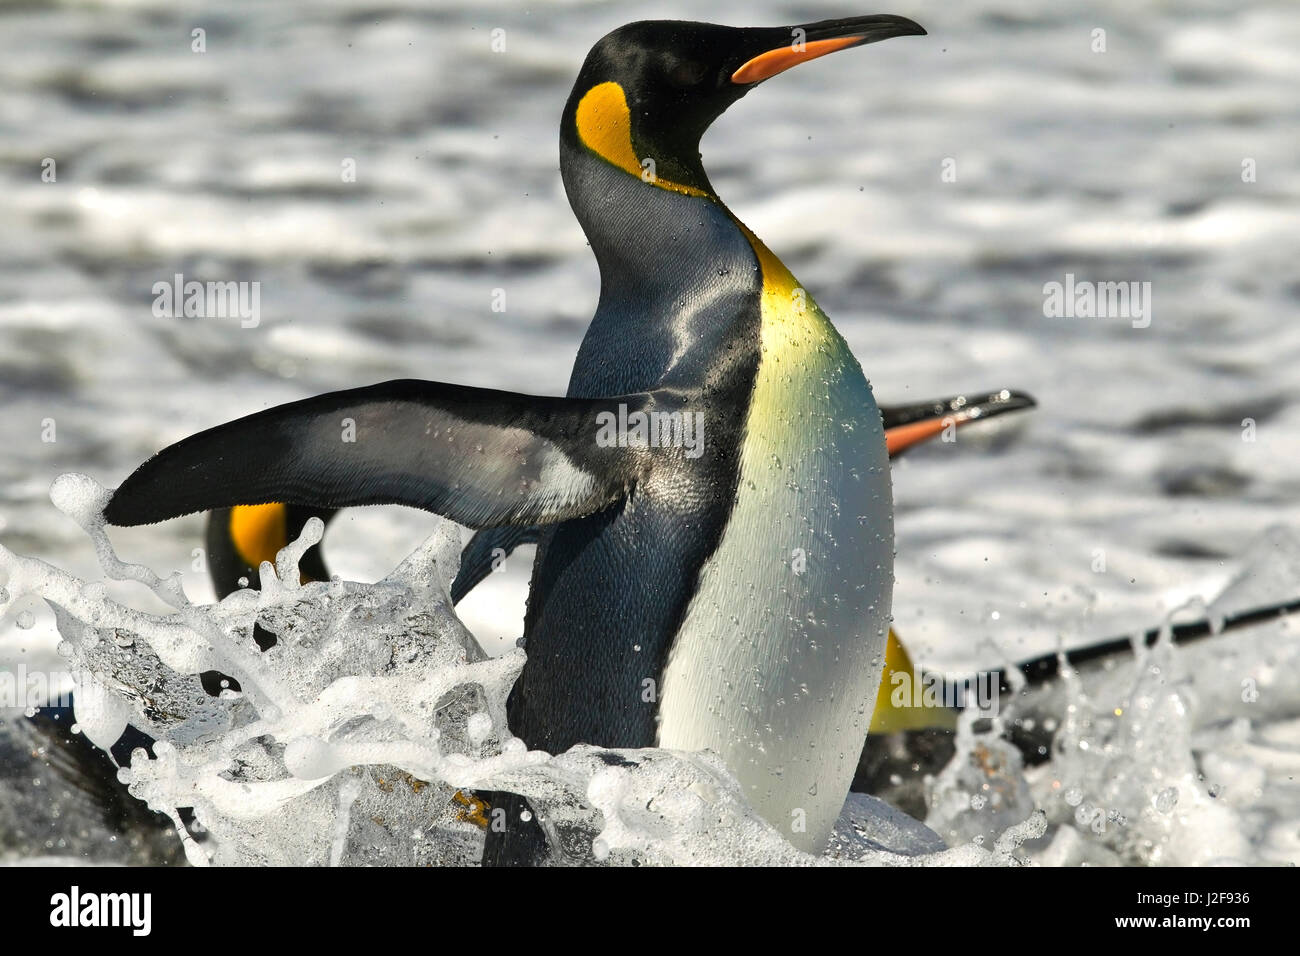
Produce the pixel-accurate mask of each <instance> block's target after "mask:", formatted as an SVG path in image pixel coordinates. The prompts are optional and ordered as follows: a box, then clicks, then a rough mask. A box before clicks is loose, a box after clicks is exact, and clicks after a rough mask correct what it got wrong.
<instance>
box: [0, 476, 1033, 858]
mask: <svg viewBox="0 0 1300 956" xmlns="http://www.w3.org/2000/svg"><path fill="white" fill-rule="evenodd" d="M51 498H52V499H53V500H54V502H55V504H56V505H57V506H58V507H59V509H60V510H61V511H63V512H64V513H65V514H67V515H68V516H69V517H71V518H73V520H75V521H76V522H77V523H78V524H79V525H80V526H81V527H82V528H83V529H84V530H85V531H86V533H87V534H89V535H90V536H91V538H92V540H93V541H94V544H95V548H96V551H97V553H98V555H99V560H100V563H101V565H102V567H103V569H104V571H105V573H106V574H107V576H108V577H110V578H113V579H116V580H127V581H136V582H138V583H140V584H141V585H142V586H144V587H146V588H148V589H149V590H151V591H152V592H153V593H154V594H156V595H157V596H158V597H160V598H161V599H162V600H163V601H165V602H166V603H167V604H168V605H169V606H170V607H171V608H172V609H173V610H172V612H171V613H169V614H165V615H153V614H148V613H144V612H141V611H137V610H133V609H131V608H128V607H125V606H123V605H121V604H118V603H116V602H114V601H112V600H110V599H108V598H107V597H105V594H104V589H103V587H102V585H99V584H94V583H87V582H83V581H81V580H78V579H77V578H75V577H73V576H72V575H69V574H67V573H65V572H62V571H60V570H58V569H56V568H53V567H51V566H49V565H47V564H45V563H43V562H41V561H38V560H35V559H32V558H25V557H19V556H17V555H14V554H13V553H12V552H10V551H8V550H6V549H4V548H3V547H0V574H3V575H4V576H6V577H7V592H8V593H7V596H6V599H5V601H6V603H5V605H0V614H3V613H4V612H5V611H6V610H7V607H8V605H9V604H12V603H13V602H14V601H16V600H18V599H19V598H20V597H22V596H23V595H29V594H31V595H37V596H39V597H41V598H43V599H44V600H45V601H46V603H48V604H49V605H50V606H51V607H52V608H53V610H54V614H55V618H56V620H57V624H58V630H59V634H60V635H61V637H62V642H61V644H60V646H59V653H60V655H62V656H63V657H64V658H65V659H66V660H67V661H68V663H69V664H70V666H71V668H72V669H73V671H74V673H75V674H76V675H77V678H76V680H77V685H76V694H75V708H76V719H77V724H78V729H79V730H80V732H81V733H83V734H84V735H85V736H86V737H87V738H88V739H89V740H91V741H92V742H93V743H94V744H95V745H97V746H98V747H100V748H102V749H107V748H108V747H110V746H111V745H112V744H113V743H114V742H115V741H117V739H118V738H119V737H120V736H121V734H122V732H123V730H124V729H125V728H126V727H127V725H128V724H130V725H132V726H134V727H136V728H138V729H140V730H142V731H144V732H145V733H147V734H149V735H150V736H152V737H153V738H154V739H155V741H156V742H155V744H154V746H153V757H152V758H150V756H149V755H148V753H147V752H146V751H145V750H144V749H143V748H140V749H137V750H135V751H134V752H133V753H132V755H131V758H130V761H129V765H127V766H123V767H121V769H120V770H119V772H118V776H119V780H120V781H121V782H122V783H124V784H125V785H126V786H127V788H128V789H129V792H130V794H131V795H132V796H134V797H135V798H137V799H139V800H141V801H144V802H145V803H146V804H147V805H148V807H149V808H151V809H152V810H154V811H157V812H160V813H163V814H166V815H167V816H168V817H170V818H171V820H172V821H173V824H174V826H175V829H176V832H177V834H178V836H179V837H180V839H181V841H182V843H183V846H184V850H185V855H186V858H187V859H188V860H189V862H190V863H192V864H194V865H207V864H208V863H220V864H309V865H316V864H319V865H324V864H331V865H355V864H382V863H390V864H422V865H423V864H472V863H476V862H477V861H478V858H479V856H480V855H481V851H482V841H483V829H482V826H481V825H482V824H483V823H484V822H486V821H485V820H484V819H483V818H482V816H481V814H482V806H481V805H480V804H478V803H477V802H476V801H475V800H474V798H473V791H475V790H496V789H499V790H508V791H510V792H514V793H519V794H522V795H523V796H525V797H527V798H528V799H529V801H530V802H531V803H532V805H533V806H534V808H536V809H537V810H539V811H540V816H541V819H542V821H543V826H544V827H545V828H546V829H547V831H548V834H549V836H550V837H551V839H552V843H553V845H557V846H561V847H566V848H570V849H571V850H572V852H573V856H574V858H575V859H586V860H588V861H590V860H591V859H592V858H594V859H595V861H597V862H601V863H607V864H628V863H631V862H634V861H635V862H639V863H659V864H720V863H769V864H772V863H776V864H805V865H809V864H818V863H828V862H862V863H872V864H899V865H916V864H923V865H972V864H995V865H997V864H1008V863H1015V862H1018V860H1017V859H1016V856H1015V851H1016V848H1017V847H1019V845H1020V844H1021V843H1022V842H1023V841H1024V839H1026V836H1027V835H1032V831H1034V829H1035V828H1036V827H1038V828H1039V829H1041V827H1040V821H1038V820H1036V819H1032V818H1031V819H1030V820H1029V821H1028V824H1027V825H1028V827H1029V829H1028V830H1026V829H1025V828H1024V827H1021V828H1020V829H1018V830H1015V831H1013V832H1011V833H1010V834H1009V835H1008V836H1007V837H1006V839H1005V840H1004V841H1003V842H1002V843H999V844H998V845H997V846H995V847H993V848H992V849H991V850H984V849H981V848H978V847H975V846H966V847H961V848H958V849H954V850H946V849H943V848H942V846H943V845H942V843H940V842H939V841H936V840H934V839H933V834H930V833H928V831H925V828H924V827H921V826H920V825H919V824H915V823H914V822H913V821H910V820H908V819H907V818H905V817H902V819H901V821H900V819H899V818H900V817H901V814H898V813H897V812H896V811H892V810H891V809H890V808H888V807H887V806H886V805H884V804H883V803H881V802H880V801H875V800H874V798H870V797H863V796H861V795H854V799H853V800H851V801H850V804H849V806H848V807H847V808H846V812H845V815H844V818H843V819H842V821H841V825H840V827H839V828H838V829H837V831H836V835H835V838H834V840H833V841H832V849H831V850H830V851H828V854H827V855H826V856H824V857H820V858H818V857H814V856H810V855H807V854H804V853H801V852H799V851H798V850H796V849H794V848H793V847H792V846H791V845H790V844H789V843H788V842H787V841H785V840H784V839H783V838H782V837H781V836H780V835H779V834H778V833H777V832H776V831H775V830H774V829H772V828H771V827H770V826H769V825H768V824H767V823H766V822H765V821H763V820H762V818H760V817H759V816H758V815H757V814H756V813H755V812H754V811H753V810H752V809H751V808H750V807H749V805H748V804H747V802H746V800H745V798H744V795H743V793H742V791H741V790H740V788H739V786H738V784H737V783H736V781H735V780H734V778H732V777H731V775H730V774H729V773H727V771H726V770H725V768H724V767H723V766H722V765H721V763H720V762H719V761H718V760H717V759H716V758H715V757H714V756H712V755H711V754H708V753H700V754H688V753H679V752H672V751H664V750H658V749H645V750H624V751H606V750H602V749H600V748H595V747H585V746H584V747H576V748H574V749H573V750H571V751H569V752H567V753H564V754H560V755H556V756H552V755H549V754H546V753H543V752H541V751H530V750H528V748H527V747H526V746H525V745H524V744H523V742H522V741H521V740H519V739H517V738H515V737H513V736H511V735H510V733H509V731H508V730H507V728H506V720H505V701H506V697H507V694H508V693H509V691H510V688H511V686H512V685H513V683H514V680H515V678H516V676H517V675H518V673H519V671H520V669H521V667H522V666H523V662H524V653H523V651H522V650H519V649H515V650H512V651H510V652H508V653H506V654H503V655H501V656H499V657H495V658H490V657H487V656H486V655H485V654H484V653H483V652H482V650H481V649H480V648H479V646H478V644H477V642H476V641H475V639H474V638H473V636H472V635H471V634H470V633H469V632H468V631H467V630H466V629H465V628H464V626H463V625H462V624H461V623H460V621H459V619H458V618H457V617H456V615H455V614H454V612H453V611H452V609H451V604H450V601H449V599H448V597H447V591H448V588H449V586H450V582H451V580H452V579H453V578H454V576H455V573H456V571H457V566H458V563H459V554H460V538H459V533H458V530H457V529H456V527H455V526H454V525H452V524H450V523H446V524H443V525H442V526H440V527H439V529H438V530H437V531H436V532H435V533H434V534H433V535H432V536H431V537H430V538H429V539H428V540H427V541H426V542H425V543H424V544H423V545H422V546H421V547H420V548H418V549H417V550H416V551H415V552H414V553H412V554H411V555H410V556H409V557H408V558H407V559H406V560H405V561H404V562H403V563H402V564H401V565H400V566H399V567H398V568H397V569H396V570H394V571H393V572H392V573H391V574H390V575H389V576H388V577H387V578H385V579H384V580H382V581H380V582H378V583H377V584H373V585H367V584H357V583H351V582H345V581H339V580H335V581H330V582H319V583H309V584H300V583H299V573H298V561H299V559H300V558H301V557H302V555H303V553H304V552H305V551H306V550H307V549H308V548H309V547H311V546H312V545H313V544H316V543H317V542H318V541H319V540H320V538H321V534H322V526H321V523H320V522H319V521H317V520H313V521H312V522H310V523H309V524H308V525H307V527H306V528H305V529H304V531H303V534H302V536H301V537H300V538H299V539H298V540H297V541H295V542H293V543H292V544H290V545H289V546H288V547H286V548H285V549H284V550H283V551H281V552H280V554H279V555H278V556H277V559H276V563H275V566H274V567H272V566H271V565H270V564H269V563H266V564H263V565H262V567H261V568H260V569H259V574H260V578H261V590H260V591H251V590H244V591H239V592H236V593H234V594H232V595H230V596H228V597H227V598H226V599H224V600H223V601H221V602H220V603H217V604H214V605H208V606H198V605H194V604H191V603H190V602H189V600H188V599H187V598H186V596H185V592H184V589H183V587H182V582H181V577H180V575H179V574H173V575H171V576H169V577H165V578H164V577H160V576H158V575H157V574H155V573H154V572H153V571H151V570H150V569H148V568H146V567H144V566H142V565H135V564H127V563H124V562H122V561H121V560H120V559H118V557H117V556H116V554H115V553H114V551H113V548H112V546H111V544H110V542H109V541H108V538H107V535H106V534H105V530H104V527H103V523H102V520H101V518H100V513H101V511H102V508H103V505H104V503H105V501H106V500H107V492H106V491H105V489H103V488H102V487H100V486H99V485H97V484H96V483H95V482H93V481H92V480H91V479H89V478H86V477H84V476H78V475H64V476H62V477H60V478H59V479H58V480H57V481H56V482H55V485H54V487H53V489H52V491H51ZM255 624H260V625H261V627H262V628H264V629H266V630H267V631H270V632H271V633H273V634H275V635H276V638H277V640H276V643H275V644H274V645H273V646H272V647H270V649H268V650H266V651H265V652H263V651H261V650H260V649H259V648H258V646H257V644H256V642H255V641H254V639H253V628H254V625H255ZM211 671H216V672H219V673H220V674H221V675H223V676H224V681H223V683H222V688H221V690H220V692H219V693H218V694H217V695H216V696H212V695H210V694H209V693H208V692H207V691H205V689H204V687H203V683H202V681H201V679H200V676H199V675H201V674H204V673H207V672H211ZM182 808H193V822H192V823H191V824H190V825H189V826H187V825H186V823H185V822H184V821H183V818H182V814H181V809H182ZM1025 816H1026V817H1030V816H1031V814H1030V813H1026V814H1025ZM1023 819H1024V818H1022V819H1021V820H1014V821H1011V823H1014V824H1020V823H1021V822H1022V820H1023ZM918 841H919V842H918ZM886 846H887V847H889V849H891V850H899V851H901V852H898V853H894V852H889V850H887V849H885V847H886Z"/></svg>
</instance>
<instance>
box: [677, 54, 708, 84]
mask: <svg viewBox="0 0 1300 956" xmlns="http://www.w3.org/2000/svg"><path fill="white" fill-rule="evenodd" d="M708 72H709V68H708V67H707V66H705V65H704V64H703V63H698V62H696V61H694V60H677V61H676V62H673V63H670V64H669V65H668V82H669V83H671V84H672V85H673V86H675V87H677V88H678V89H682V90H685V89H690V88H691V87H693V86H699V85H700V83H702V82H703V81H704V77H705V75H706V74H707V73H708Z"/></svg>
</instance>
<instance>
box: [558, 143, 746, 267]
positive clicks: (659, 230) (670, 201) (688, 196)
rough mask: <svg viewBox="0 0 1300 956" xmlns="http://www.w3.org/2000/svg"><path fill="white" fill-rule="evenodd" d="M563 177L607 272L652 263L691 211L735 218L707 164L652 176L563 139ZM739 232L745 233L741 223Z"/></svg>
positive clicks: (594, 249) (650, 265)
mask: <svg viewBox="0 0 1300 956" xmlns="http://www.w3.org/2000/svg"><path fill="white" fill-rule="evenodd" d="M685 165H686V164H676V165H675V168H677V169H682V168H685ZM695 165H696V166H697V167H698V166H699V163H698V161H697V162H696V163H695ZM560 176H561V179H563V181H564V189H565V192H566V193H567V194H568V198H569V206H570V208H572V209H573V214H574V216H575V217H577V220H578V223H579V225H581V226H582V231H583V233H584V234H585V235H586V237H587V242H588V243H590V245H591V250H592V252H593V253H594V254H595V256H596V261H597V262H598V263H599V264H600V267H601V273H602V276H603V275H605V274H606V271H607V269H608V271H610V272H613V271H621V270H623V269H626V268H627V267H628V266H629V265H630V264H637V263H639V264H640V268H643V269H645V268H653V264H654V263H655V262H656V261H657V257H658V256H659V255H661V254H662V252H663V245H664V241H665V238H671V237H670V236H669V237H666V236H665V233H666V232H669V233H671V232H673V231H674V230H677V229H678V228H679V227H680V226H681V225H682V224H683V222H684V221H685V220H689V219H690V218H691V217H692V216H696V215H714V216H716V215H718V214H719V213H721V214H722V215H724V216H726V217H728V218H730V219H732V220H734V219H735V217H734V216H733V215H732V214H731V211H730V210H728V209H727V207H726V205H725V204H724V203H723V202H722V200H720V199H718V197H717V195H716V194H715V193H714V191H713V186H712V184H710V183H709V179H708V176H707V175H706V174H705V173H704V170H703V169H702V168H701V169H698V171H697V172H694V173H692V174H691V175H690V176H689V177H682V179H681V180H677V179H668V178H667V177H656V178H655V180H653V181H652V180H649V179H646V178H642V177H641V176H638V175H635V174H634V173H632V172H630V171H628V170H625V169H621V168H618V167H615V166H612V165H611V164H610V163H608V162H607V161H605V160H604V159H602V158H601V157H598V156H595V155H592V153H591V152H590V151H588V150H586V149H584V148H583V147H582V146H580V145H578V144H576V143H573V142H570V141H568V140H567V139H562V140H561V143H560ZM736 233H737V235H738V236H739V235H741V229H740V227H739V226H738V225H737V227H736Z"/></svg>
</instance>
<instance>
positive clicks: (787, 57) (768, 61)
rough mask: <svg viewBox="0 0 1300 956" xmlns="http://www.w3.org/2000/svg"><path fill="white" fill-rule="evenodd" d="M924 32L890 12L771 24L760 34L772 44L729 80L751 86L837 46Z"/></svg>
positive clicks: (842, 48) (828, 51) (860, 43)
mask: <svg viewBox="0 0 1300 956" xmlns="http://www.w3.org/2000/svg"><path fill="white" fill-rule="evenodd" d="M924 35H925V28H924V27H922V26H921V25H920V24H918V23H915V22H913V21H912V20H909V19H907V17H898V16H892V15H881V16H870V17H850V18H848V19H843V20H822V21H821V22H819V23H809V24H806V25H804V26H801V27H789V28H782V27H773V28H772V29H770V30H764V31H762V36H763V37H764V38H765V39H766V42H769V43H771V44H772V46H771V47H770V48H769V49H766V50H763V51H762V52H760V53H758V54H757V55H756V56H753V57H751V58H750V59H748V60H746V61H745V62H744V63H743V64H741V66H740V67H739V68H738V69H737V70H736V71H735V72H734V73H732V74H731V82H732V83H735V84H736V85H737V86H752V85H753V84H755V83H761V82H763V81H764V80H767V79H771V78H772V77H774V76H776V75H777V74H778V73H784V72H785V71H786V70H788V69H790V67H792V66H798V65H799V64H800V63H807V62H808V61H809V60H815V59H817V58H818V57H819V56H825V55H826V54H827V53H834V52H835V51H836V50H846V49H848V48H849V47H854V46H862V45H863V44H865V43H876V42H878V41H880V40H887V39H889V38H890V37H899V36H924Z"/></svg>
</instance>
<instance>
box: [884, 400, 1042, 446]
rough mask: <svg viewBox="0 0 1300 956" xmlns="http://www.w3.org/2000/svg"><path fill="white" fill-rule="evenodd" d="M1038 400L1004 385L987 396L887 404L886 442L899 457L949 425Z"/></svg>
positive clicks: (1029, 405)
mask: <svg viewBox="0 0 1300 956" xmlns="http://www.w3.org/2000/svg"><path fill="white" fill-rule="evenodd" d="M1037 404H1038V403H1037V402H1035V401H1034V400H1033V398H1032V397H1030V396H1029V395H1026V394H1025V393H1024V392H1016V391H1012V390H1011V389H1009V388H1004V389H1002V390H1001V391H997V392H989V393H987V394H984V395H955V396H953V397H952V398H939V399H935V400H934V401H929V402H918V403H917V404H915V405H884V406H881V409H880V412H881V415H882V417H883V418H884V422H885V444H886V446H887V447H888V449H889V457H890V458H896V457H897V456H899V455H901V454H902V453H903V452H905V451H907V449H909V448H911V447H913V446H914V445H919V444H921V442H923V441H926V440H927V439H930V438H933V437H935V436H936V435H938V434H940V433H942V432H943V431H944V430H945V429H948V428H957V427H959V426H961V425H967V424H970V423H971V422H977V421H983V420H984V419H986V418H992V417H993V416H995V415H1003V414H1005V413H1007V412H1015V411H1019V410H1020V409H1022V408H1033V407H1034V406H1035V405H1037Z"/></svg>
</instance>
